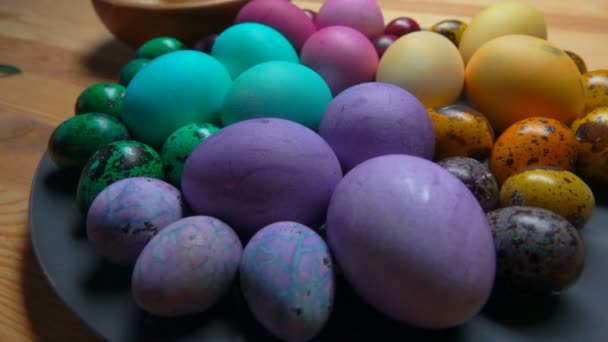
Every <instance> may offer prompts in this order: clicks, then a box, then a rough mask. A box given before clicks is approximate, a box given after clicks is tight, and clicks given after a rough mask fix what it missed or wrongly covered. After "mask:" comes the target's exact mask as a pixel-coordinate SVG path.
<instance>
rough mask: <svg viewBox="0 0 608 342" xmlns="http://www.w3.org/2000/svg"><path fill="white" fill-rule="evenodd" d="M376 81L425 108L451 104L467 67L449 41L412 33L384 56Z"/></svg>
mask: <svg viewBox="0 0 608 342" xmlns="http://www.w3.org/2000/svg"><path fill="white" fill-rule="evenodd" d="M376 81H378V82H385V83H392V84H395V85H398V86H400V87H401V88H403V89H405V90H407V91H409V92H410V93H412V94H413V95H414V96H416V97H417V98H418V100H420V102H422V103H423V104H424V105H425V106H426V107H434V106H440V105H447V104H452V103H454V102H456V101H457V100H458V98H459V96H460V93H461V92H462V87H463V82H464V63H463V62H462V58H461V57H460V53H459V52H458V49H457V48H456V46H454V44H453V43H452V42H451V41H450V40H449V39H447V38H446V37H444V36H442V35H440V34H437V33H434V32H428V31H418V32H413V33H409V34H406V35H404V36H402V37H401V38H399V39H397V40H396V41H395V42H394V43H393V44H391V45H390V46H389V48H388V49H387V50H386V52H384V55H383V56H382V58H381V59H380V64H379V65H378V70H377V72H376Z"/></svg>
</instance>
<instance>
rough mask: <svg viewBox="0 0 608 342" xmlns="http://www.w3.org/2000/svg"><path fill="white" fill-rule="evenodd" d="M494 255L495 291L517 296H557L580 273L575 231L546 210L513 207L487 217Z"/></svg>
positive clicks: (582, 251)
mask: <svg viewBox="0 0 608 342" xmlns="http://www.w3.org/2000/svg"><path fill="white" fill-rule="evenodd" d="M488 220H489V221H490V226H491V227H492V233H493V234H494V241H495V244H496V253H497V258H498V260H497V269H496V285H497V288H499V289H500V290H503V291H507V292H509V293H513V294H517V295H539V294H548V293H554V292H559V291H561V290H564V289H565V288H567V287H569V286H571V285H573V284H574V283H575V282H576V280H577V279H578V278H579V276H580V275H581V273H582V271H583V267H584V264H585V248H584V246H583V241H582V240H581V238H580V236H579V234H578V232H577V230H576V228H574V227H573V226H572V225H571V224H570V223H569V222H568V221H567V220H566V219H565V218H563V217H561V216H559V215H557V214H556V213H554V212H552V211H549V210H547V209H542V208H536V207H526V206H513V207H506V208H501V209H498V210H495V211H492V212H490V213H488Z"/></svg>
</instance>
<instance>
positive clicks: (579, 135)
mask: <svg viewBox="0 0 608 342" xmlns="http://www.w3.org/2000/svg"><path fill="white" fill-rule="evenodd" d="M571 128H572V131H573V132H574V134H575V135H576V139H577V140H578V141H579V149H578V159H577V165H576V170H577V172H578V173H579V174H580V175H582V176H583V177H586V178H588V179H591V180H593V181H596V182H599V183H603V184H608V107H600V108H597V109H596V110H594V111H592V112H591V113H589V114H587V115H585V116H584V117H582V118H580V119H577V120H576V121H574V122H573V123H572V127H571Z"/></svg>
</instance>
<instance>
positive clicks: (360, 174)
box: [326, 155, 496, 328]
mask: <svg viewBox="0 0 608 342" xmlns="http://www.w3.org/2000/svg"><path fill="white" fill-rule="evenodd" d="M326 228H327V237H328V243H329V246H330V248H331V251H332V253H333V255H334V257H335V258H336V261H337V263H338V264H339V265H340V268H341V269H342V271H343V273H344V275H345V277H346V279H347V280H348V281H349V283H350V284H351V285H352V287H353V288H354V290H355V291H356V292H357V293H358V294H359V295H360V296H361V297H362V298H363V299H364V300H365V301H366V302H367V303H368V304H370V305H371V306H373V307H375V308H376V309H377V310H379V311H381V312H383V313H385V314H386V315H388V316H390V317H392V318H394V319H396V320H399V321H401V322H404V323H408V324H412V325H416V326H420V327H425V328H446V327H450V326H455V325H458V324H460V323H463V322H464V321H466V320H468V319H470V318H472V317H473V316H474V315H476V314H477V313H478V312H479V310H480V309H481V307H482V306H483V305H484V304H485V302H486V301H487V299H488V296H489V294H490V291H491V289H492V285H493V281H494V275H495V266H496V257H495V250H494V241H493V239H492V232H491V230H490V227H489V224H488V220H487V219H486V215H485V213H484V211H483V210H482V208H481V206H480V205H479V203H478V202H477V200H476V199H475V197H474V196H473V194H472V193H471V192H470V191H469V190H468V189H467V187H466V186H465V185H464V184H463V183H462V182H461V181H460V180H459V179H458V178H456V177H455V176H453V175H452V174H451V173H450V172H448V171H447V170H445V169H444V168H442V167H441V166H438V165H437V164H435V163H433V162H431V161H428V160H426V159H422V158H419V157H413V156H406V155H387V156H381V157H377V158H374V159H371V160H368V161H366V162H364V163H362V164H360V165H359V166H357V167H355V168H354V169H352V170H351V171H350V173H348V174H347V175H346V176H345V177H344V179H343V180H342V181H341V182H340V184H338V186H337V187H336V190H335V192H334V195H333V196H332V199H331V202H330V205H329V210H328V217H327V226H326Z"/></svg>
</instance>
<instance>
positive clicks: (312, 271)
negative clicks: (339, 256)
mask: <svg viewBox="0 0 608 342" xmlns="http://www.w3.org/2000/svg"><path fill="white" fill-rule="evenodd" d="M240 277H241V289H242V291H243V294H244V296H245V299H246V301H247V303H248V305H249V307H250V309H251V310H252V312H253V314H254V316H255V317H256V318H257V319H258V320H259V321H260V322H261V323H262V325H263V326H264V327H266V328H267V329H268V330H269V331H271V332H272V333H273V334H274V335H276V336H277V337H280V338H281V339H284V340H286V341H307V340H309V339H311V338H312V337H314V336H315V335H316V334H317V333H318V332H319V331H320V330H321V328H323V326H324V325H325V323H326V322H327V320H328V319H329V316H330V313H331V311H332V308H333V301H334V291H335V283H334V273H333V266H332V259H331V255H330V252H329V248H328V247H327V245H326V244H325V241H323V239H322V238H321V237H320V236H319V235H318V234H317V233H315V232H314V231H313V230H312V229H310V228H308V227H306V226H304V225H301V224H298V223H295V222H278V223H274V224H271V225H269V226H266V227H264V228H263V229H262V230H260V231H259V232H258V233H256V234H255V235H254V236H253V238H252V239H251V240H250V241H249V243H248V244H247V246H246V247H245V250H244V252H243V259H242V263H241V268H240Z"/></svg>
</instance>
